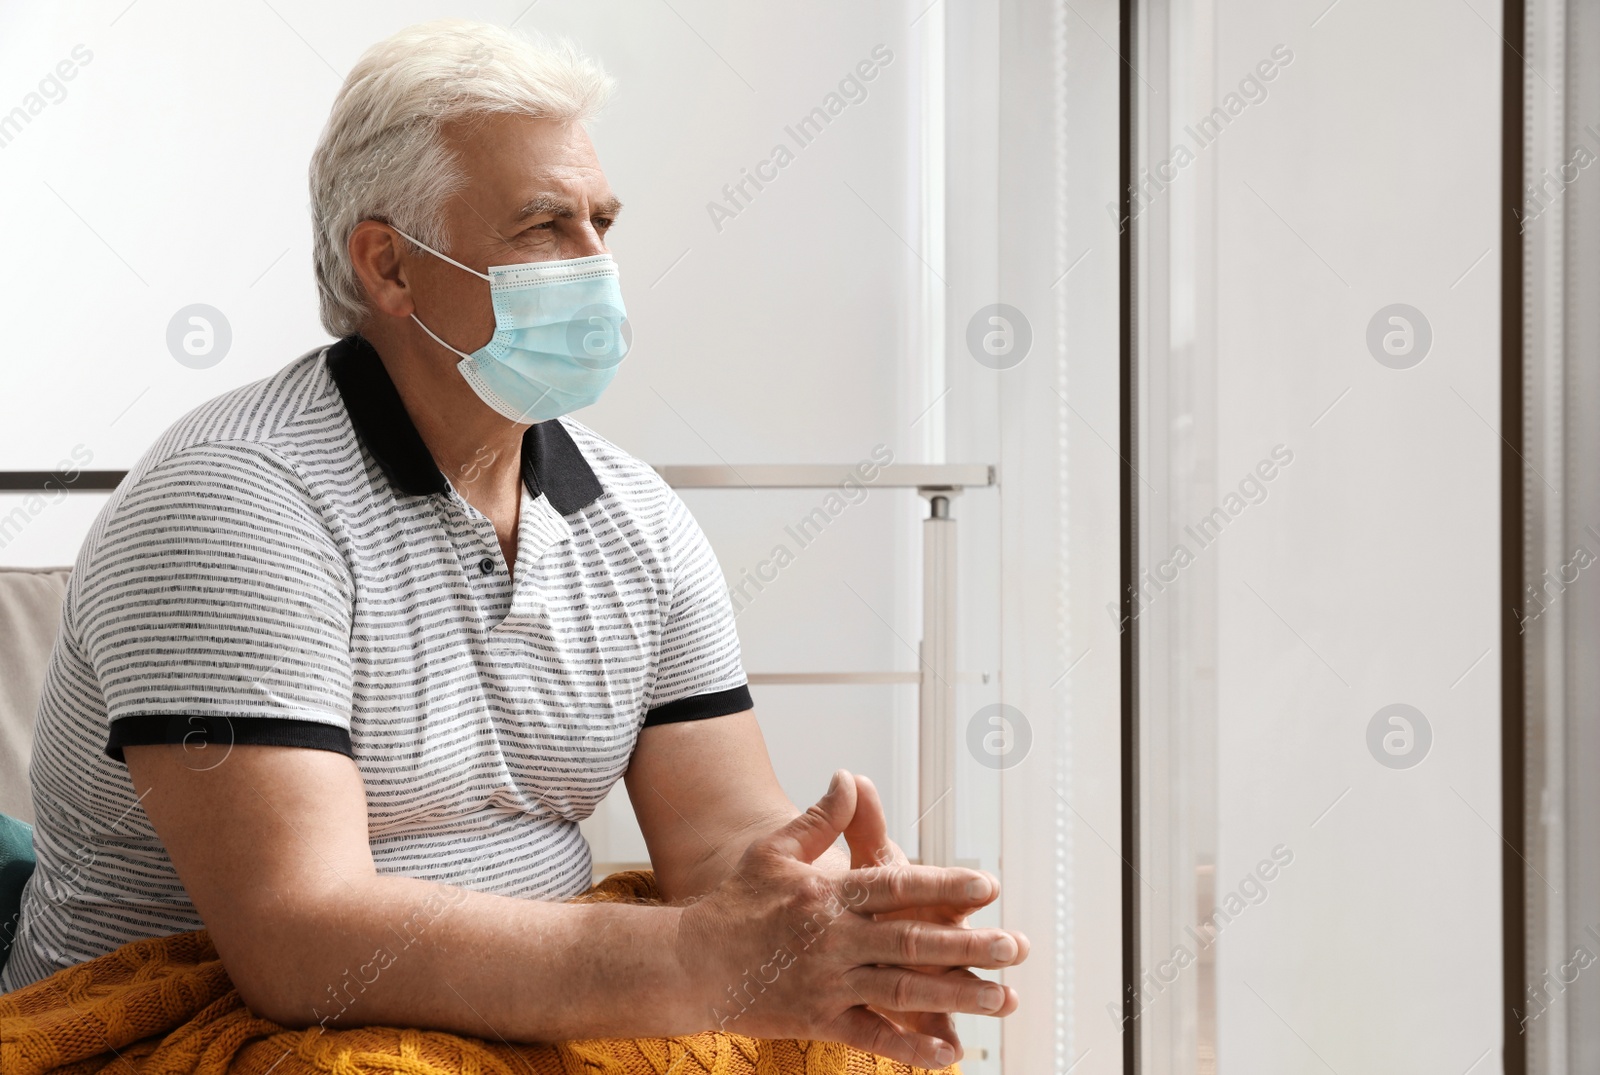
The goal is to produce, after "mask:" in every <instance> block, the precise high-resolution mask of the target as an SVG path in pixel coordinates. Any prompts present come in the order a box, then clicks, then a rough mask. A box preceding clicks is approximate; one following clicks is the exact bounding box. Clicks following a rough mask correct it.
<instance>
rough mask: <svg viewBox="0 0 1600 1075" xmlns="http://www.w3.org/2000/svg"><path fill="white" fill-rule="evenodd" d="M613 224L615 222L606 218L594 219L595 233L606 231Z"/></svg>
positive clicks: (610, 218)
mask: <svg viewBox="0 0 1600 1075" xmlns="http://www.w3.org/2000/svg"><path fill="white" fill-rule="evenodd" d="M615 223H616V220H615V219H613V218H612V217H608V216H597V217H595V218H594V226H595V229H596V230H597V231H606V230H607V229H609V228H610V227H611V226H612V225H613V224H615Z"/></svg>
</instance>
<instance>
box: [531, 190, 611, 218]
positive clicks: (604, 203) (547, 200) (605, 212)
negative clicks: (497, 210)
mask: <svg viewBox="0 0 1600 1075" xmlns="http://www.w3.org/2000/svg"><path fill="white" fill-rule="evenodd" d="M620 212H622V202H621V201H620V200H619V199H618V198H617V196H616V195H614V194H613V195H609V196H607V197H605V198H602V199H600V200H599V201H598V202H595V204H594V208H593V215H594V216H616V215H617V214H618V213H620ZM545 214H549V215H550V216H555V217H560V218H561V219H563V220H571V219H572V217H573V216H574V215H575V214H574V213H573V211H572V203H571V202H570V201H568V200H567V199H565V198H560V197H557V196H556V195H554V194H539V195H535V196H534V197H533V199H532V200H530V201H529V202H528V204H527V205H524V206H523V207H522V208H521V209H519V210H518V211H517V216H516V219H517V220H524V219H526V218H528V217H531V216H544V215H545Z"/></svg>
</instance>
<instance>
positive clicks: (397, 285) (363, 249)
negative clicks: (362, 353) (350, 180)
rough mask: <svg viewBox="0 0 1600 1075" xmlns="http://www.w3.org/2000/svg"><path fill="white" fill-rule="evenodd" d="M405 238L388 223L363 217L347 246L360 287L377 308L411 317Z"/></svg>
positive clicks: (394, 315) (392, 315)
mask: <svg viewBox="0 0 1600 1075" xmlns="http://www.w3.org/2000/svg"><path fill="white" fill-rule="evenodd" d="M405 246H406V241H405V240H404V239H403V238H401V237H400V234H399V233H398V232H396V231H395V230H394V229H393V228H391V227H389V225H387V224H383V223H380V222H379V221H376V220H363V221H362V222H361V223H359V224H357V225H356V226H355V230H354V231H352V232H351V233H350V241H349V243H348V246H347V249H348V250H349V253H350V264H351V265H352V266H353V267H354V268H355V271H356V278H357V279H359V280H360V281H361V289H362V290H363V291H365V292H366V295H367V302H368V304H369V305H371V307H372V308H373V309H374V310H377V311H378V312H380V313H384V314H388V315H389V316H390V317H401V318H404V317H410V316H411V313H412V311H413V310H415V309H416V303H415V302H413V301H412V297H411V284H410V276H409V273H408V271H407V260H408V259H407V257H406V256H405V255H406V250H405Z"/></svg>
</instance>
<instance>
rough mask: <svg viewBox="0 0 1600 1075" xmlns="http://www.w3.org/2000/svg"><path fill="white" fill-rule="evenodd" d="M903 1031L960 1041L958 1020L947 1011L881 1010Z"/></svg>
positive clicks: (941, 1039) (942, 1039)
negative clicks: (957, 1027)
mask: <svg viewBox="0 0 1600 1075" xmlns="http://www.w3.org/2000/svg"><path fill="white" fill-rule="evenodd" d="M879 1014H880V1015H883V1016H886V1017H887V1018H888V1019H889V1021H890V1022H892V1023H894V1024H895V1025H896V1026H898V1027H899V1028H900V1029H901V1030H903V1031H915V1032H916V1033H918V1034H926V1035H928V1037H930V1038H938V1039H939V1040H940V1041H959V1040H960V1035H958V1034H957V1033H956V1021H955V1020H954V1019H953V1018H951V1017H950V1015H949V1014H948V1013H946V1012H896V1011H886V1012H879Z"/></svg>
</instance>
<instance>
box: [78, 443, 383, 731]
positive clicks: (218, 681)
mask: <svg viewBox="0 0 1600 1075" xmlns="http://www.w3.org/2000/svg"><path fill="white" fill-rule="evenodd" d="M91 540H92V542H93V546H92V548H91V549H89V550H86V555H84V556H81V557H80V559H79V570H78V571H77V572H75V574H76V575H77V576H78V577H77V578H75V579H74V584H75V585H76V586H77V587H78V588H79V592H78V594H77V595H76V596H77V600H76V601H75V602H73V606H74V613H75V614H74V616H73V622H72V623H71V624H70V625H69V629H70V630H71V631H72V632H73V634H74V635H75V636H76V638H77V639H78V644H79V648H80V650H81V653H82V655H83V657H84V659H85V660H86V661H87V662H88V664H89V666H90V668H91V669H92V670H93V672H94V676H95V679H96V681H97V683H98V685H99V687H100V690H101V694H102V697H103V699H104V702H105V707H106V716H107V721H108V724H109V727H108V729H107V736H108V738H107V742H106V748H105V749H106V753H107V754H108V755H109V756H111V757H112V758H114V759H116V760H118V761H122V760H123V756H122V748H123V747H125V746H132V745H138V744H144V743H163V742H184V743H194V742H196V739H195V737H196V736H197V735H202V736H204V737H205V738H204V742H205V743H206V744H207V745H209V744H211V743H217V744H219V745H229V744H233V743H264V744H272V745H281V746H303V747H311V748H315V749H322V750H336V751H339V752H341V753H344V754H350V753H351V747H350V707H351V696H352V671H351V658H350V633H351V610H352V608H353V605H354V584H353V582H352V579H351V574H350V571H349V569H348V566H347V565H346V563H345V560H344V558H343V557H342V556H341V555H340V553H339V550H338V548H337V546H336V544H335V542H334V540H333V537H332V535H331V534H330V533H329V532H328V530H327V528H326V526H325V525H324V524H323V522H322V519H321V517H320V515H319V514H318V512H317V511H316V508H315V506H314V504H313V503H312V500H311V496H310V494H309V493H308V491H307V489H306V486H305V484H304V482H303V481H302V480H301V479H300V477H299V475H298V474H296V473H295V471H294V470H293V468H291V467H290V466H289V465H288V464H287V463H286V462H284V461H283V460H282V459H280V458H279V457H278V456H276V455H275V454H274V453H273V452H271V450H270V449H267V448H264V447H262V446H260V445H255V444H248V443H223V444H207V445H199V446H194V447H189V448H185V449H183V450H182V451H180V452H179V453H177V454H175V455H173V456H171V457H170V458H168V459H166V460H164V461H162V462H161V463H159V464H157V465H155V466H153V467H151V468H150V469H149V470H146V471H145V472H143V473H142V474H139V475H136V478H135V484H134V485H133V486H132V487H131V488H129V489H128V490H127V491H126V492H125V493H123V494H121V495H120V496H119V498H117V499H116V500H114V501H113V503H112V505H111V506H110V507H109V508H108V513H107V515H106V516H105V517H104V518H102V519H101V520H99V521H98V522H97V524H96V527H95V532H94V533H93V534H92V535H91Z"/></svg>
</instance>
